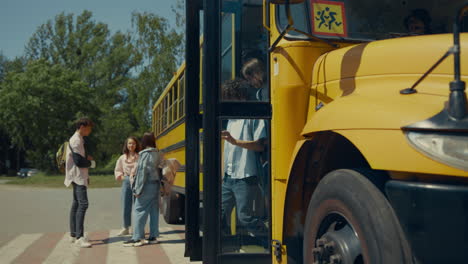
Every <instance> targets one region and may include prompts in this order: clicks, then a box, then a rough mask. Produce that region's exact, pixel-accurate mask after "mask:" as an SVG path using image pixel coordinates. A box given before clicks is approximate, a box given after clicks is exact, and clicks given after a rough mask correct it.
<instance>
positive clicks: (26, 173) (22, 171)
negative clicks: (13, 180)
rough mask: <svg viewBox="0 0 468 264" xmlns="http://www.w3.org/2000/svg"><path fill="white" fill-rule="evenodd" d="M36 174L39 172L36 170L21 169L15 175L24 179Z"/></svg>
mask: <svg viewBox="0 0 468 264" xmlns="http://www.w3.org/2000/svg"><path fill="white" fill-rule="evenodd" d="M38 172H39V170H37V169H30V168H21V169H20V170H19V171H18V173H17V174H16V175H17V176H18V177H20V178H26V177H31V176H33V175H35V174H37V173H38Z"/></svg>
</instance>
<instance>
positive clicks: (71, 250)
mask: <svg viewBox="0 0 468 264" xmlns="http://www.w3.org/2000/svg"><path fill="white" fill-rule="evenodd" d="M79 253H80V248H79V247H77V246H76V245H75V244H73V243H71V242H70V234H69V233H65V235H64V236H63V237H62V239H60V241H59V242H58V243H57V245H56V246H55V248H54V249H53V250H52V252H51V253H50V255H49V256H48V257H47V259H46V260H44V262H43V263H44V264H57V263H64V264H72V263H75V261H76V259H77V258H78V255H79Z"/></svg>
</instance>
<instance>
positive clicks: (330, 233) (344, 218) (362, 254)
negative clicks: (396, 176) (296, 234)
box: [303, 169, 412, 264]
mask: <svg viewBox="0 0 468 264" xmlns="http://www.w3.org/2000/svg"><path fill="white" fill-rule="evenodd" d="M303 245H304V248H303V252H304V255H303V256H304V263H311V264H312V263H318V264H327V263H339V264H358V263H382V264H387V263H388V264H393V263H412V257H411V251H410V248H409V244H408V242H407V241H406V239H405V236H404V234H403V231H402V229H401V227H400V224H399V222H398V220H397V218H396V216H395V213H394V211H393V209H392V207H391V206H390V204H389V203H388V202H387V200H386V199H385V196H384V195H383V194H382V193H381V192H380V191H379V190H378V189H377V188H376V187H375V186H374V185H373V184H372V183H371V182H370V181H369V180H368V179H367V178H366V177H365V176H364V175H362V174H360V173H358V172H356V171H353V170H344V169H341V170H336V171H332V172H330V173H329V174H327V175H326V176H325V177H324V178H323V179H322V180H321V181H320V183H319V184H318V186H317V188H316V190H315V191H314V194H313V195H312V198H311V200H310V203H309V207H308V210H307V216H306V222H305V231H304V244H303Z"/></svg>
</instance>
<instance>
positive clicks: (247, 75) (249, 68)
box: [220, 1, 269, 102]
mask: <svg viewBox="0 0 468 264" xmlns="http://www.w3.org/2000/svg"><path fill="white" fill-rule="evenodd" d="M248 2H249V3H244V4H242V2H239V3H237V6H236V5H235V4H233V3H232V2H229V1H224V2H223V5H224V6H223V12H225V13H223V15H222V18H221V22H222V27H221V38H222V39H221V46H222V49H221V82H222V83H224V82H226V81H227V80H231V79H235V78H240V79H244V80H245V81H246V83H247V85H248V87H249V89H248V93H249V95H248V97H247V99H245V100H246V101H263V102H268V101H269V87H268V82H267V78H266V77H267V64H266V62H267V53H266V49H267V47H268V46H267V45H268V43H267V34H266V32H265V30H264V28H263V22H262V5H261V1H248ZM228 3H229V4H228ZM226 10H227V11H226ZM228 12H230V13H228ZM220 94H222V92H221V93H220ZM229 100H231V101H232V100H235V99H232V98H231V99H229Z"/></svg>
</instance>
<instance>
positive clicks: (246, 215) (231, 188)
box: [221, 176, 258, 231]
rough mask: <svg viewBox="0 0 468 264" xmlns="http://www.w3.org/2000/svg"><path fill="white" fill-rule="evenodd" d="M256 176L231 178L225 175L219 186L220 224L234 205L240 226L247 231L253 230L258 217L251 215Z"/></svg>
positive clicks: (256, 181) (226, 218)
mask: <svg viewBox="0 0 468 264" xmlns="http://www.w3.org/2000/svg"><path fill="white" fill-rule="evenodd" d="M257 184H258V179H257V176H251V177H247V178H244V179H232V178H230V177H227V176H225V177H224V179H223V184H222V186H221V211H222V212H221V213H222V222H223V223H222V224H223V225H224V224H226V221H228V219H229V216H230V213H231V211H232V209H233V208H234V206H235V207H236V209H237V217H238V219H239V222H240V224H241V225H242V227H244V228H246V229H247V230H248V231H254V230H255V229H256V227H257V224H258V218H257V217H255V216H254V215H253V210H252V209H253V200H254V197H255V196H256V194H257V190H258V187H257Z"/></svg>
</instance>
